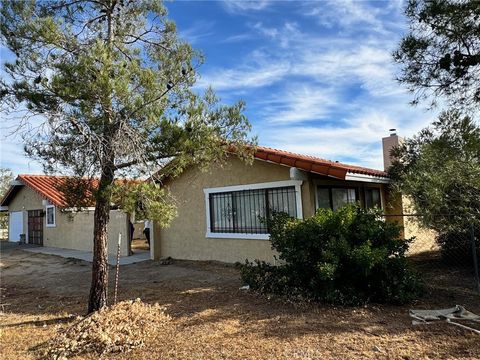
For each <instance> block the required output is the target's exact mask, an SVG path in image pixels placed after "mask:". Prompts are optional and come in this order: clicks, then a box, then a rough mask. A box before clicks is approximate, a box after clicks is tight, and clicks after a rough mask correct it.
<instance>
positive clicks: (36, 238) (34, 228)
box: [28, 210, 44, 246]
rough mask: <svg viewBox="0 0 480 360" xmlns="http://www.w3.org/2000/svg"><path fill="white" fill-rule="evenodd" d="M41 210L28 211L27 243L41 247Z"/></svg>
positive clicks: (42, 213) (42, 215)
mask: <svg viewBox="0 0 480 360" xmlns="http://www.w3.org/2000/svg"><path fill="white" fill-rule="evenodd" d="M43 217H44V212H43V210H28V243H29V244H34V245H40V246H43Z"/></svg>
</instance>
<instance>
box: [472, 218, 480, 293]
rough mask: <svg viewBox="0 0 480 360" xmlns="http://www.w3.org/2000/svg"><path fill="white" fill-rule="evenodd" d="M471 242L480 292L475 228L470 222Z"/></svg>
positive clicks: (477, 287) (476, 285) (476, 280)
mask: <svg viewBox="0 0 480 360" xmlns="http://www.w3.org/2000/svg"><path fill="white" fill-rule="evenodd" d="M470 242H471V244H472V256H473V271H474V273H475V283H476V284H475V288H476V290H477V291H478V292H479V293H480V276H479V274H478V258H477V246H476V244H475V230H474V227H473V224H470Z"/></svg>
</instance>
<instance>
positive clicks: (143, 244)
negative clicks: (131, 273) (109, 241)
mask: <svg viewBox="0 0 480 360" xmlns="http://www.w3.org/2000/svg"><path fill="white" fill-rule="evenodd" d="M149 249H150V246H149V245H148V242H147V240H145V239H133V240H132V250H133V251H135V250H149Z"/></svg>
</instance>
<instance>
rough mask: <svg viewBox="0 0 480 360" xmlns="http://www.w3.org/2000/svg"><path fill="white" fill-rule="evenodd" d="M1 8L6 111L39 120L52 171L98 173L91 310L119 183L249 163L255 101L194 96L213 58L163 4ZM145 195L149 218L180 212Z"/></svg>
mask: <svg viewBox="0 0 480 360" xmlns="http://www.w3.org/2000/svg"><path fill="white" fill-rule="evenodd" d="M2 5H3V6H2V9H1V18H0V23H1V25H0V30H1V35H2V41H3V42H4V44H5V46H7V47H8V48H9V49H10V50H11V51H12V52H13V53H14V54H15V55H16V58H15V60H14V61H12V62H9V63H6V64H5V71H6V72H7V73H8V75H9V76H10V78H9V79H8V80H2V88H1V95H2V102H3V105H4V109H10V110H23V111H24V116H23V117H22V122H25V120H26V119H27V118H28V117H31V116H34V119H35V125H36V126H35V127H33V128H32V127H30V128H24V131H23V134H24V140H25V149H26V151H27V153H28V154H29V155H30V156H32V157H34V158H36V159H39V160H40V161H41V162H42V163H43V165H44V168H45V170H46V171H47V172H52V171H57V172H59V171H61V172H63V173H71V174H73V175H75V176H77V177H80V176H89V177H93V176H99V184H98V187H97V189H96V191H95V193H94V196H95V201H96V202H95V214H94V234H93V240H94V247H93V248H94V257H93V265H92V285H91V290H90V297H89V303H88V311H89V312H92V311H95V310H98V309H100V308H101V307H103V306H105V305H106V300H107V276H108V273H107V224H108V221H109V210H110V206H111V205H110V204H111V200H112V192H113V187H114V186H113V185H114V184H115V179H116V178H117V177H121V176H125V175H128V176H130V177H132V176H143V175H153V176H154V175H155V170H156V169H158V168H159V167H161V166H162V165H163V164H165V162H167V161H169V160H170V159H172V158H175V159H176V161H175V167H170V169H171V170H172V169H173V171H174V172H175V173H178V172H181V171H182V170H183V169H184V168H185V167H186V166H188V165H190V164H199V165H201V166H206V165H208V163H209V162H211V161H215V160H219V159H222V158H223V157H224V156H225V155H226V154H227V153H228V152H229V150H231V147H232V146H233V147H235V150H236V151H237V153H238V154H240V155H241V156H245V157H248V156H249V149H251V147H249V146H245V142H246V141H248V131H249V129H250V125H249V123H248V120H247V119H246V117H245V116H244V115H243V109H244V103H243V102H238V103H236V104H234V105H233V106H225V105H220V104H219V99H217V98H216V96H215V95H214V93H213V91H212V90H207V91H206V92H205V94H204V95H202V96H200V95H197V93H195V92H194V91H193V90H192V87H193V85H194V84H195V81H196V79H197V69H198V67H199V66H200V64H201V63H202V61H203V58H202V55H201V54H200V53H199V52H198V51H195V50H193V49H192V47H191V46H190V45H189V44H188V43H186V42H184V41H182V40H180V39H179V38H178V37H177V34H176V27H175V24H174V23H173V22H172V21H170V20H168V19H167V11H166V9H165V7H164V6H163V4H162V3H161V1H158V0H135V1H133V0H55V1H45V0H44V1H33V0H31V1H16V0H11V1H4V2H3V4H2ZM39 116H41V119H44V121H43V122H42V124H41V126H38V124H37V122H38V121H39V120H38V119H39ZM32 131H34V133H32ZM139 189H140V190H138V191H141V190H142V189H143V190H145V192H146V193H148V194H150V195H151V196H150V197H149V207H148V208H147V210H148V209H152V214H147V215H151V217H154V218H155V219H161V218H162V217H163V216H162V215H165V216H166V217H167V218H168V216H170V215H171V211H172V208H171V206H170V204H169V203H168V199H167V198H166V195H165V194H164V193H163V192H162V191H161V189H158V188H157V187H156V184H155V183H148V184H143V185H141V187H139ZM138 191H137V192H136V195H138ZM154 194H156V195H155V196H154ZM144 210H145V208H144Z"/></svg>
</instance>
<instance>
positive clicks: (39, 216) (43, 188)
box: [0, 175, 130, 256]
mask: <svg viewBox="0 0 480 360" xmlns="http://www.w3.org/2000/svg"><path fill="white" fill-rule="evenodd" d="M68 179H69V178H68V177H65V176H47V175H19V176H18V177H17V179H16V180H15V181H13V183H12V184H11V186H10V188H9V190H8V191H7V193H6V194H5V195H4V197H3V198H2V199H1V202H0V205H1V210H3V211H8V214H9V234H8V239H9V241H20V240H21V239H23V240H24V241H25V242H26V243H28V244H35V245H40V246H48V247H58V248H64V249H74V250H83V251H92V249H93V214H94V208H93V207H88V206H87V207H84V208H82V209H81V210H80V211H79V210H77V209H76V208H69V207H68V205H67V200H66V195H65V193H64V192H63V191H62V190H61V189H62V186H63V185H64V184H65V183H66V182H67V181H68ZM87 195H88V194H87ZM91 205H92V204H90V206H91ZM128 221H129V218H128V216H127V214H125V213H124V212H123V211H121V210H112V211H110V222H109V224H108V233H109V238H110V239H117V238H118V234H122V239H124V241H122V244H121V255H122V256H126V255H128V254H129V250H130V249H129V246H130V243H129V241H127V239H128V236H129V222H128ZM108 252H109V254H116V252H117V241H109V243H108Z"/></svg>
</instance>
